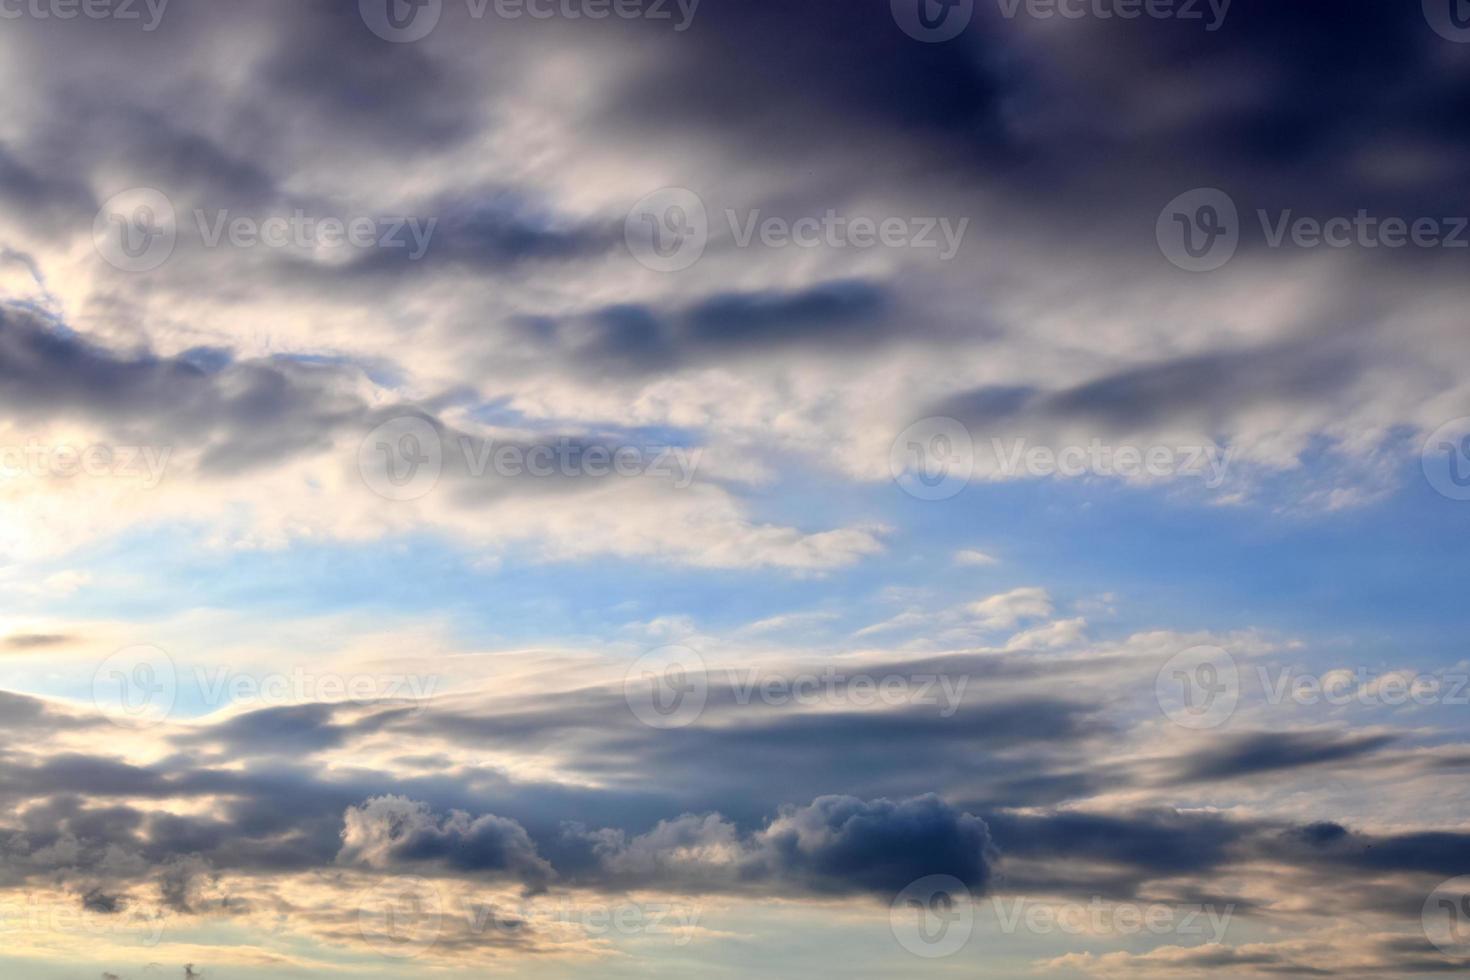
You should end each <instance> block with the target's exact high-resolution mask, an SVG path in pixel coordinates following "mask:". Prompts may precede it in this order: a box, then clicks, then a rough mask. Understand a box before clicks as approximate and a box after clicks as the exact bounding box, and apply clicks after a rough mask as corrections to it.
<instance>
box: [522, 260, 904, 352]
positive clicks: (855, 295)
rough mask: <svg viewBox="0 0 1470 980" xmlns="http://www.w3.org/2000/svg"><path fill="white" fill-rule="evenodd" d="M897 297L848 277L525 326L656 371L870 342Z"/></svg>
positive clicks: (566, 345)
mask: <svg viewBox="0 0 1470 980" xmlns="http://www.w3.org/2000/svg"><path fill="white" fill-rule="evenodd" d="M893 303H894V297H893V295H892V292H891V290H890V289H889V288H888V287H887V286H884V285H881V284H878V283H873V282H867V281H862V280H847V281H836V282H825V283H819V284H817V285H814V286H810V287H806V288H804V289H799V290H790V291H781V290H754V291H746V292H729V293H721V294H717V295H714V296H710V297H707V298H705V299H702V300H699V301H698V302H696V303H693V304H691V305H687V306H683V307H680V308H677V309H662V308H658V307H654V306H651V305H647V304H634V303H629V304H621V305H617V306H609V307H605V308H603V309H600V310H595V311H593V312H591V313H588V314H586V315H585V316H581V317H576V318H571V319H561V320H558V319H554V318H548V317H530V318H525V319H523V320H522V328H523V330H524V331H525V333H526V335H527V336H529V337H532V338H539V339H542V340H544V341H547V342H550V343H552V344H553V345H555V347H556V348H557V349H559V350H560V351H562V352H564V353H565V354H566V355H567V356H569V357H570V358H571V359H572V360H573V361H574V362H575V363H577V364H579V365H581V366H582V367H583V368H584V369H586V370H590V371H597V372H599V373H601V372H607V371H615V372H619V373H626V374H651V373H655V372H660V371H670V370H675V369H678V368H681V367H684V366H687V365H690V364H705V363H710V362H714V361H716V360H718V361H719V362H720V363H728V362H729V361H730V359H731V358H737V357H739V356H741V355H743V354H751V353H758V352H760V351H764V350H772V349H775V350H780V349H783V348H800V347H807V348H812V349H819V350H824V351H828V352H831V353H832V354H833V355H838V354H840V353H841V352H843V351H853V350H860V349H863V348H866V347H871V346H872V345H873V344H875V343H880V342H882V341H883V340H884V339H885V338H886V337H887V336H888V319H887V314H888V313H889V312H890V310H891V307H892V306H893Z"/></svg>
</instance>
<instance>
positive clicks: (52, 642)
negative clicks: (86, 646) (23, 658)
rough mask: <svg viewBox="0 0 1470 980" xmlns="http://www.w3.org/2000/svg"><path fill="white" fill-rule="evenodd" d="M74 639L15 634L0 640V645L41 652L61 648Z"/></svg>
mask: <svg viewBox="0 0 1470 980" xmlns="http://www.w3.org/2000/svg"><path fill="white" fill-rule="evenodd" d="M71 639H72V638H71V637H69V636H65V635H63V634H61V633H13V634H11V635H10V636H7V637H5V638H4V639H3V640H0V645H4V646H7V647H9V648H10V649H12V650H40V649H44V648H46V647H54V646H61V645H62V644H64V643H67V642H68V641H70V640H71Z"/></svg>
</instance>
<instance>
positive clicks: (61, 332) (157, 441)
mask: <svg viewBox="0 0 1470 980" xmlns="http://www.w3.org/2000/svg"><path fill="white" fill-rule="evenodd" d="M345 377H346V372H344V371H343V370H342V369H339V368H334V367H324V366H319V365H311V364H303V363H300V362H295V361H290V360H284V359H282V360H257V361H247V362H240V363H231V364H227V365H221V364H220V363H219V361H218V359H217V358H210V357H202V358H195V357H191V356H190V354H188V353H184V354H181V355H179V356H176V357H168V356H160V355H155V354H152V353H148V352H139V353H123V352H115V351H111V350H107V349H105V348H103V347H100V346H98V345H96V344H94V343H92V342H90V341H89V340H87V339H86V338H84V337H82V336H79V335H78V334H76V333H73V332H71V331H69V330H66V329H64V328H61V327H59V326H54V325H48V324H46V323H44V322H42V321H41V320H40V319H38V318H36V317H33V316H30V315H28V314H25V313H23V312H19V311H16V310H15V309H13V308H10V309H7V308H3V307H0V404H3V405H4V406H5V408H6V410H7V411H8V412H10V413H11V414H13V415H14V416H16V417H19V418H21V419H39V420H51V419H85V420H87V421H90V422H94V423H97V424H100V425H103V426H105V427H107V428H108V429H110V430H111V431H112V432H114V433H115V434H117V435H118V436H119V437H121V438H128V437H132V438H137V439H141V440H142V441H143V442H144V444H146V445H151V446H154V447H158V446H160V445H169V444H171V443H174V442H177V443H179V444H183V445H190V446H195V447H200V448H202V449H203V455H202V458H201V467H202V468H203V469H204V470H205V471H212V472H221V473H227V472H236V471H239V470H242V469H248V468H250V467H252V466H256V465H261V464H263V463H267V462H272V461H278V460H281V459H284V458H289V457H291V456H293V455H295V454H297V453H300V452H303V451H306V450H309V449H320V448H322V447H324V446H326V445H329V444H330V436H331V434H332V433H333V432H334V431H335V430H336V429H338V428H340V427H342V426H345V425H347V424H349V423H351V422H354V421H357V420H360V419H362V418H364V417H365V407H364V406H363V404H362V403H361V402H360V400H358V399H357V398H356V397H355V396H353V395H350V394H343V393H341V389H342V388H343V387H344V379H345Z"/></svg>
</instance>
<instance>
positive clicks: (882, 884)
mask: <svg viewBox="0 0 1470 980" xmlns="http://www.w3.org/2000/svg"><path fill="white" fill-rule="evenodd" d="M763 844H764V847H765V850H766V852H767V854H768V855H769V857H767V858H765V860H768V861H772V860H773V861H775V862H778V863H779V865H780V868H781V874H782V876H783V877H788V878H789V877H794V878H797V879H799V880H802V881H805V882H807V883H808V884H809V886H810V887H811V888H812V889H813V890H816V891H829V890H830V891H850V890H852V889H854V888H858V889H863V890H867V891H872V892H875V893H878V894H889V895H891V894H894V893H896V892H898V891H900V890H902V889H903V888H904V886H906V885H908V884H909V883H910V882H912V881H914V880H915V879H917V878H922V877H924V876H925V875H931V874H947V875H953V876H954V877H956V878H958V879H960V881H962V882H964V883H965V885H966V886H967V887H969V888H970V889H972V890H973V891H976V892H982V891H984V889H985V886H986V885H987V883H988V882H989V880H990V862H991V861H992V860H994V857H995V855H994V853H993V848H992V845H991V840H990V832H989V830H988V829H987V828H986V826H985V823H984V822H983V821H981V820H980V819H978V818H976V817H974V816H972V815H971V814H968V813H961V812H959V811H957V810H956V809H955V808H954V807H952V806H950V805H949V804H947V803H945V802H944V801H943V800H941V799H940V798H939V797H937V796H933V795H928V796H922V797H918V798H916V799H911V800H903V801H899V802H894V801H891V800H873V801H867V802H865V801H863V800H858V799H854V798H852V797H850V796H824V797H821V798H819V799H816V800H814V801H812V803H811V805H810V806H805V807H789V808H787V809H784V810H783V811H782V812H781V815H780V817H779V818H778V820H777V823H776V824H775V825H774V826H773V827H772V828H771V829H770V830H769V831H767V833H766V834H765V835H764V840H763Z"/></svg>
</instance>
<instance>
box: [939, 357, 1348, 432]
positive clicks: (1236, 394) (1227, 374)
mask: <svg viewBox="0 0 1470 980" xmlns="http://www.w3.org/2000/svg"><path fill="white" fill-rule="evenodd" d="M1367 358H1368V355H1367V354H1366V353H1361V354H1360V353H1356V352H1353V351H1351V350H1348V349H1344V348H1343V346H1342V345H1341V344H1332V343H1331V342H1330V341H1325V340H1323V339H1313V340H1312V341H1310V342H1307V343H1291V344H1277V345H1271V346H1269V347H1262V348H1256V349H1253V350H1244V351H1228V352H1227V351H1219V352H1212V353H1208V354H1198V355H1190V356H1187V357H1180V358H1175V359H1173V360H1167V361H1160V362H1157V363H1153V364H1145V365H1141V366H1136V367H1129V368H1126V369H1124V370H1121V371H1118V372H1116V373H1113V374H1108V375H1104V376H1102V377H1099V378H1096V379H1094V380H1091V381H1088V382H1085V383H1083V384H1079V385H1075V386H1073V387H1070V388H1064V389H1060V390H1057V391H1051V392H1043V391H1040V390H1038V389H1036V388H1029V387H1005V386H988V387H984V388H978V389H975V390H973V391H969V392H962V393H960V394H957V395H952V396H950V397H948V398H946V399H944V400H942V401H940V402H937V403H935V404H934V405H932V406H931V408H930V410H931V411H932V412H934V413H935V414H938V415H946V416H950V417H953V418H957V419H959V420H960V421H961V422H964V423H965V424H966V425H967V426H971V427H972V428H974V429H975V430H976V431H978V432H984V431H986V430H987V429H989V430H993V429H994V428H995V427H996V426H997V425H1005V424H1011V425H1017V424H1021V425H1024V424H1025V423H1026V422H1027V421H1034V422H1044V421H1047V420H1052V421H1056V420H1062V421H1067V420H1085V421H1091V422H1093V423H1095V424H1097V425H1098V426H1101V427H1102V428H1103V429H1104V430H1122V431H1129V430H1130V429H1132V428H1133V427H1138V426H1145V427H1147V426H1158V425H1163V424H1166V423H1180V422H1183V423H1186V424H1190V425H1194V426H1198V427H1200V428H1201V430H1202V431H1204V432H1206V433H1210V432H1213V431H1214V428H1215V427H1216V426H1219V425H1221V424H1223V423H1225V422H1226V421H1228V420H1229V418H1230V417H1231V415H1232V414H1233V413H1236V412H1239V411H1241V410H1243V409H1250V408H1270V407H1283V406H1284V407H1290V406H1293V405H1309V404H1316V403H1319V402H1320V401H1321V400H1323V399H1326V398H1331V397H1332V396H1337V395H1341V394H1343V393H1345V392H1346V391H1348V390H1349V389H1350V387H1351V386H1352V385H1353V384H1354V383H1356V382H1357V381H1358V380H1360V378H1361V377H1362V375H1363V374H1364V372H1365V371H1366V370H1367V369H1368V367H1369V364H1368V360H1367Z"/></svg>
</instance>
